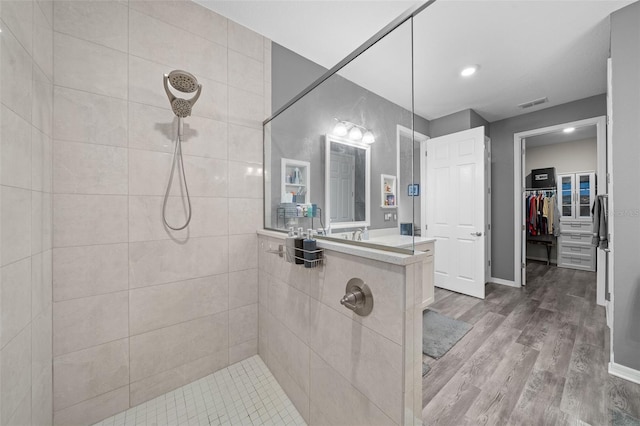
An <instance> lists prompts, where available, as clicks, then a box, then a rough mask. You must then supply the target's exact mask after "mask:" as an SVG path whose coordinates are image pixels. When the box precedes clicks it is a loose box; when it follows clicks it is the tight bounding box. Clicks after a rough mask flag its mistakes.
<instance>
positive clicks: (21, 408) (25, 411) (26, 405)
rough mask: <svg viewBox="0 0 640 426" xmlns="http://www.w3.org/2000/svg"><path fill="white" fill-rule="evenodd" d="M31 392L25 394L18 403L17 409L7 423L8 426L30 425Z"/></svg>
mask: <svg viewBox="0 0 640 426" xmlns="http://www.w3.org/2000/svg"><path fill="white" fill-rule="evenodd" d="M31 405H32V402H31V392H27V394H26V395H25V396H24V398H22V401H20V403H19V405H18V408H16V411H15V412H14V413H13V415H12V416H11V418H9V420H8V421H7V424H10V425H29V424H31Z"/></svg>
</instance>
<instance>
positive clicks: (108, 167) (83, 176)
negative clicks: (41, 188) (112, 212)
mask: <svg viewBox="0 0 640 426" xmlns="http://www.w3.org/2000/svg"><path fill="white" fill-rule="evenodd" d="M127 175H128V162H127V149H126V148H119V147H114V146H105V145H94V144H87V143H81V142H66V141H60V140H56V141H54V145H53V182H54V185H53V190H54V192H56V193H58V194H112V195H116V194H127V191H128V179H127V178H128V176H127Z"/></svg>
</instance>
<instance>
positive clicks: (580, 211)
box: [576, 173, 595, 219]
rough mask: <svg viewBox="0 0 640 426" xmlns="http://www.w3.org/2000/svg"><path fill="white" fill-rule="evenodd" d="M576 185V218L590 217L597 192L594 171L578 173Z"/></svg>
mask: <svg viewBox="0 0 640 426" xmlns="http://www.w3.org/2000/svg"><path fill="white" fill-rule="evenodd" d="M576 186H577V187H576V191H577V203H576V218H578V219H590V218H591V206H592V205H593V197H594V194H595V175H594V174H593V173H577V174H576Z"/></svg>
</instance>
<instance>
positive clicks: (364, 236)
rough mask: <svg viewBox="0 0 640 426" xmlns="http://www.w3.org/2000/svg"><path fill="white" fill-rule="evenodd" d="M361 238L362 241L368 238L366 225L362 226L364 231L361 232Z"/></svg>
mask: <svg viewBox="0 0 640 426" xmlns="http://www.w3.org/2000/svg"><path fill="white" fill-rule="evenodd" d="M362 239H363V240H364V241H367V240H368V239H369V230H368V229H367V227H366V226H365V227H364V231H363V232H362Z"/></svg>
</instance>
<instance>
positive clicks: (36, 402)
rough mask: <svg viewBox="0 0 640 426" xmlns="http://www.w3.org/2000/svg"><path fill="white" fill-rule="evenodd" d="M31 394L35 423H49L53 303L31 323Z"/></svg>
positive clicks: (50, 415) (51, 403)
mask: <svg viewBox="0 0 640 426" xmlns="http://www.w3.org/2000/svg"><path fill="white" fill-rule="evenodd" d="M31 328H32V333H31V334H32V336H31V350H32V355H31V394H32V395H33V399H32V406H31V411H32V416H33V424H34V425H47V424H51V422H52V415H53V365H52V360H53V354H52V352H51V347H52V346H51V345H52V341H51V339H52V333H53V330H52V325H51V304H50V303H49V305H48V307H47V308H46V309H45V310H44V311H43V312H41V313H40V314H39V315H38V316H37V317H35V318H34V319H33V323H32V325H31Z"/></svg>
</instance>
